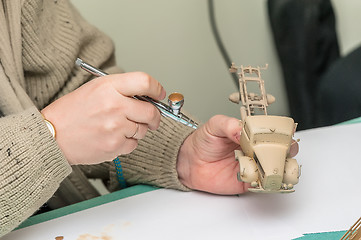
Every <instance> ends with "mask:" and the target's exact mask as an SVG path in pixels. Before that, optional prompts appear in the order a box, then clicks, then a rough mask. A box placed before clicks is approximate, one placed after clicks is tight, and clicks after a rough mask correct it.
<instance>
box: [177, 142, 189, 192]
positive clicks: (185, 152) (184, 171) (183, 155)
mask: <svg viewBox="0 0 361 240" xmlns="http://www.w3.org/2000/svg"><path fill="white" fill-rule="evenodd" d="M188 138H189V137H188ZM188 138H187V139H188ZM187 139H186V140H185V141H184V143H183V144H182V146H181V147H180V149H179V153H178V158H177V166H176V168H177V173H178V179H179V181H180V182H181V183H182V184H183V185H184V186H186V187H188V188H190V189H192V182H191V180H190V179H191V166H190V157H191V154H190V149H189V147H188V141H187Z"/></svg>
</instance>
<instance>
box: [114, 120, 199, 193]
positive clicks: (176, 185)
mask: <svg viewBox="0 0 361 240" xmlns="http://www.w3.org/2000/svg"><path fill="white" fill-rule="evenodd" d="M193 131H194V129H193V128H190V127H187V126H184V125H182V124H180V123H177V122H175V121H173V120H170V119H169V118H162V122H161V125H160V127H159V129H158V130H156V131H148V133H147V135H146V137H145V138H144V139H143V140H140V141H139V145H138V147H137V148H136V149H135V150H134V151H133V152H132V153H131V154H128V155H125V156H120V160H121V162H122V166H123V167H124V177H125V180H126V181H127V183H128V184H131V185H132V184H139V183H142V184H150V185H154V186H158V187H164V188H173V189H178V190H182V191H189V189H188V188H187V187H185V186H184V185H183V184H182V183H181V182H180V181H179V179H178V173H177V170H176V163H177V157H178V151H179V148H180V146H181V145H182V143H183V141H184V140H185V138H186V137H187V136H188V135H189V134H191V133H192V132H193Z"/></svg>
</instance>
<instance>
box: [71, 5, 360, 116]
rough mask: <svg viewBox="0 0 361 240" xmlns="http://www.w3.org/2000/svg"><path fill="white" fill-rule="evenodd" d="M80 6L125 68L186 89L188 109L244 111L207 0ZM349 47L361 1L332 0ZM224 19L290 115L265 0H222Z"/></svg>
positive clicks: (236, 52)
mask: <svg viewBox="0 0 361 240" xmlns="http://www.w3.org/2000/svg"><path fill="white" fill-rule="evenodd" d="M72 2H73V4H74V5H75V6H76V7H77V8H78V9H79V11H80V12H81V14H82V15H83V16H84V17H85V18H86V19H87V20H88V21H89V22H91V23H92V24H93V25H95V26H97V27H98V28H99V29H101V30H102V31H103V32H105V33H106V34H108V35H110V36H111V37H112V39H113V40H114V42H115V44H116V57H117V62H118V65H119V66H120V67H122V68H123V69H124V70H125V71H128V72H129V71H144V72H147V73H149V74H150V75H152V76H153V77H155V78H156V79H157V80H158V81H159V82H161V83H162V85H163V86H164V87H165V89H166V90H167V93H168V94H169V93H171V92H174V91H178V92H181V93H183V94H184V96H185V107H184V108H185V109H186V110H187V111H188V112H190V113H191V114H192V115H194V116H195V117H196V118H197V119H200V120H202V121H206V120H207V119H208V118H210V117H211V116H213V115H215V114H225V115H228V116H233V117H237V118H240V116H239V106H238V105H236V104H234V103H231V102H229V101H228V96H229V94H230V93H232V92H236V91H237V88H236V87H235V85H234V83H233V80H232V78H231V76H230V75H229V73H228V69H227V67H226V66H225V63H224V61H223V59H222V57H221V54H220V52H219V50H218V48H217V46H216V43H215V40H214V38H213V35H212V32H211V27H210V23H209V16H208V7H207V1H205V0H202V1H200V0H198V1H195V0H151V1H150V0H106V1H96V0H72ZM332 2H333V4H334V8H335V12H336V17H337V21H338V22H337V30H338V34H339V40H340V46H341V51H342V54H346V53H348V52H349V51H351V50H352V49H354V48H355V47H356V46H357V45H359V44H360V43H361V28H360V26H359V23H360V22H361V21H360V20H361V15H360V14H359V12H360V9H361V1H359V0H342V1H341V0H338V1H337V0H333V1H332ZM215 11H216V20H217V25H218V28H219V31H220V34H221V37H222V39H223V42H224V44H225V47H226V49H227V50H228V52H229V54H230V56H231V58H232V59H233V61H234V62H235V63H236V64H237V65H245V66H248V65H252V66H264V65H265V64H267V63H268V64H269V67H268V69H267V70H265V71H263V79H264V80H265V84H266V90H267V92H268V93H270V94H272V95H274V96H275V97H276V99H277V101H276V103H274V104H273V105H271V106H270V108H269V112H270V113H271V114H276V115H288V113H289V111H288V104H287V95H286V93H285V88H284V84H283V80H282V74H281V70H280V65H279V62H278V58H277V55H276V52H275V49H274V45H273V41H272V37H271V32H270V29H269V24H268V17H267V9H266V0H227V1H225V0H223V1H221V0H216V1H215Z"/></svg>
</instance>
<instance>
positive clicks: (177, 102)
mask: <svg viewBox="0 0 361 240" xmlns="http://www.w3.org/2000/svg"><path fill="white" fill-rule="evenodd" d="M75 63H76V65H78V66H80V67H81V68H82V69H84V70H85V71H87V72H89V73H91V74H93V75H94V76H97V77H101V76H105V75H108V74H107V73H105V72H103V71H101V70H99V69H97V68H95V67H93V66H92V65H90V64H88V63H86V62H84V61H83V60H81V59H80V58H78V59H77V60H76V62H75ZM133 98H135V99H138V100H142V101H146V102H149V103H151V104H153V105H154V106H155V107H156V108H157V109H158V110H159V111H160V114H161V115H162V116H164V117H169V118H171V119H173V120H175V121H177V122H180V123H182V124H184V125H186V126H189V127H192V128H194V129H196V128H197V127H198V124H197V123H196V122H194V121H193V120H192V119H190V118H189V117H187V116H186V115H184V114H183V113H181V112H180V109H181V107H182V106H183V104H184V97H183V95H182V94H181V93H172V94H170V95H169V97H168V103H169V106H168V105H166V104H164V103H162V102H160V101H157V100H155V99H153V98H150V97H148V96H133Z"/></svg>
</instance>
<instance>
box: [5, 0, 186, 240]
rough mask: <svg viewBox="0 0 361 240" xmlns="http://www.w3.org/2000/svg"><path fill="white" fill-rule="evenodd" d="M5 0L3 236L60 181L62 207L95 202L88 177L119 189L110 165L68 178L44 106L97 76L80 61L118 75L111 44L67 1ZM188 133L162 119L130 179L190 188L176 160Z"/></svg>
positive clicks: (135, 159) (139, 152)
mask: <svg viewBox="0 0 361 240" xmlns="http://www.w3.org/2000/svg"><path fill="white" fill-rule="evenodd" d="M1 1H2V4H0V117H1V116H4V117H2V118H0V133H1V134H0V237H1V236H3V235H4V234H6V233H8V232H9V231H11V230H12V229H14V228H15V227H16V226H18V225H19V223H21V222H22V221H24V220H25V219H26V218H27V217H29V216H30V215H31V214H32V213H34V212H35V211H36V210H37V209H38V208H39V207H40V206H41V205H42V204H44V203H45V202H46V201H47V200H48V199H49V198H51V196H52V195H53V193H54V192H55V191H56V190H57V188H58V187H59V184H60V183H61V184H60V188H59V189H58V192H59V193H60V195H58V197H57V199H58V200H59V201H58V202H60V203H56V201H55V202H53V204H55V205H57V206H60V205H61V204H71V203H73V202H76V201H79V200H84V199H88V198H91V197H94V196H95V194H94V192H93V190H92V189H91V188H90V184H89V183H88V182H87V178H86V177H93V178H101V179H103V180H104V181H107V182H108V183H109V184H108V185H109V189H110V190H116V189H117V187H116V181H117V180H116V177H115V170H114V165H113V164H112V163H109V162H108V163H103V164H100V165H96V166H77V167H75V168H73V169H74V171H73V173H72V174H70V176H69V177H67V178H66V179H65V180H64V178H65V177H66V176H67V175H69V173H70V171H71V168H70V166H69V165H68V163H67V161H66V159H65V158H64V156H63V155H62V153H61V151H60V149H59V148H58V146H57V144H56V142H55V141H54V139H53V138H52V136H51V134H50V132H49V130H48V129H47V127H46V125H45V124H44V122H43V119H42V117H41V115H40V114H39V109H42V108H43V107H45V106H46V105H48V104H50V103H51V102H52V101H54V100H55V99H57V98H59V97H61V96H63V95H65V94H67V93H69V92H71V91H73V90H74V89H76V88H77V87H79V86H80V85H82V84H83V83H85V82H86V81H88V80H89V79H91V78H92V77H93V76H90V75H89V74H88V73H86V72H85V71H83V70H81V69H80V68H78V67H76V66H75V64H74V62H75V60H76V58H77V57H80V58H82V59H83V60H85V61H87V62H89V63H91V64H92V65H94V66H96V67H99V68H102V69H104V70H105V71H107V72H108V73H115V72H121V70H120V69H119V68H117V67H116V66H115V61H114V46H113V43H112V42H111V40H110V39H109V38H108V37H107V36H105V35H104V34H103V33H101V32H100V31H98V30H97V29H96V28H94V27H93V26H91V25H89V24H88V23H86V22H85V21H84V20H83V18H82V17H81V16H80V15H79V14H78V13H77V12H76V10H75V9H74V8H73V6H72V5H71V4H70V3H69V1H68V0H58V1H53V0H1ZM20 2H23V5H21V4H20ZM20 7H21V9H20ZM20 10H21V11H20ZM78 104H81V103H78ZM30 106H32V107H30ZM55 127H56V126H55ZM191 131H193V130H192V129H191V128H189V127H186V126H183V125H181V124H179V123H176V122H174V121H171V120H169V119H164V118H162V123H161V127H160V129H159V130H158V131H152V132H149V133H148V134H147V137H146V138H145V139H143V140H141V141H139V146H138V148H137V149H136V150H135V151H134V152H133V153H132V154H129V155H126V156H121V158H122V159H121V161H122V164H123V169H124V175H125V178H126V181H127V182H128V183H129V184H136V183H144V184H152V185H156V186H159V187H167V188H175V189H179V190H184V191H187V190H189V189H187V188H186V187H185V186H183V185H182V184H181V183H180V182H179V180H178V175H177V171H176V161H177V154H178V149H179V147H180V145H181V144H182V142H183V141H184V139H185V137H186V136H188V135H189V134H190V132H191ZM63 186H64V188H63ZM68 192H69V194H68ZM72 193H73V194H72ZM75 198H76V199H75ZM50 202H52V201H50Z"/></svg>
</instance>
